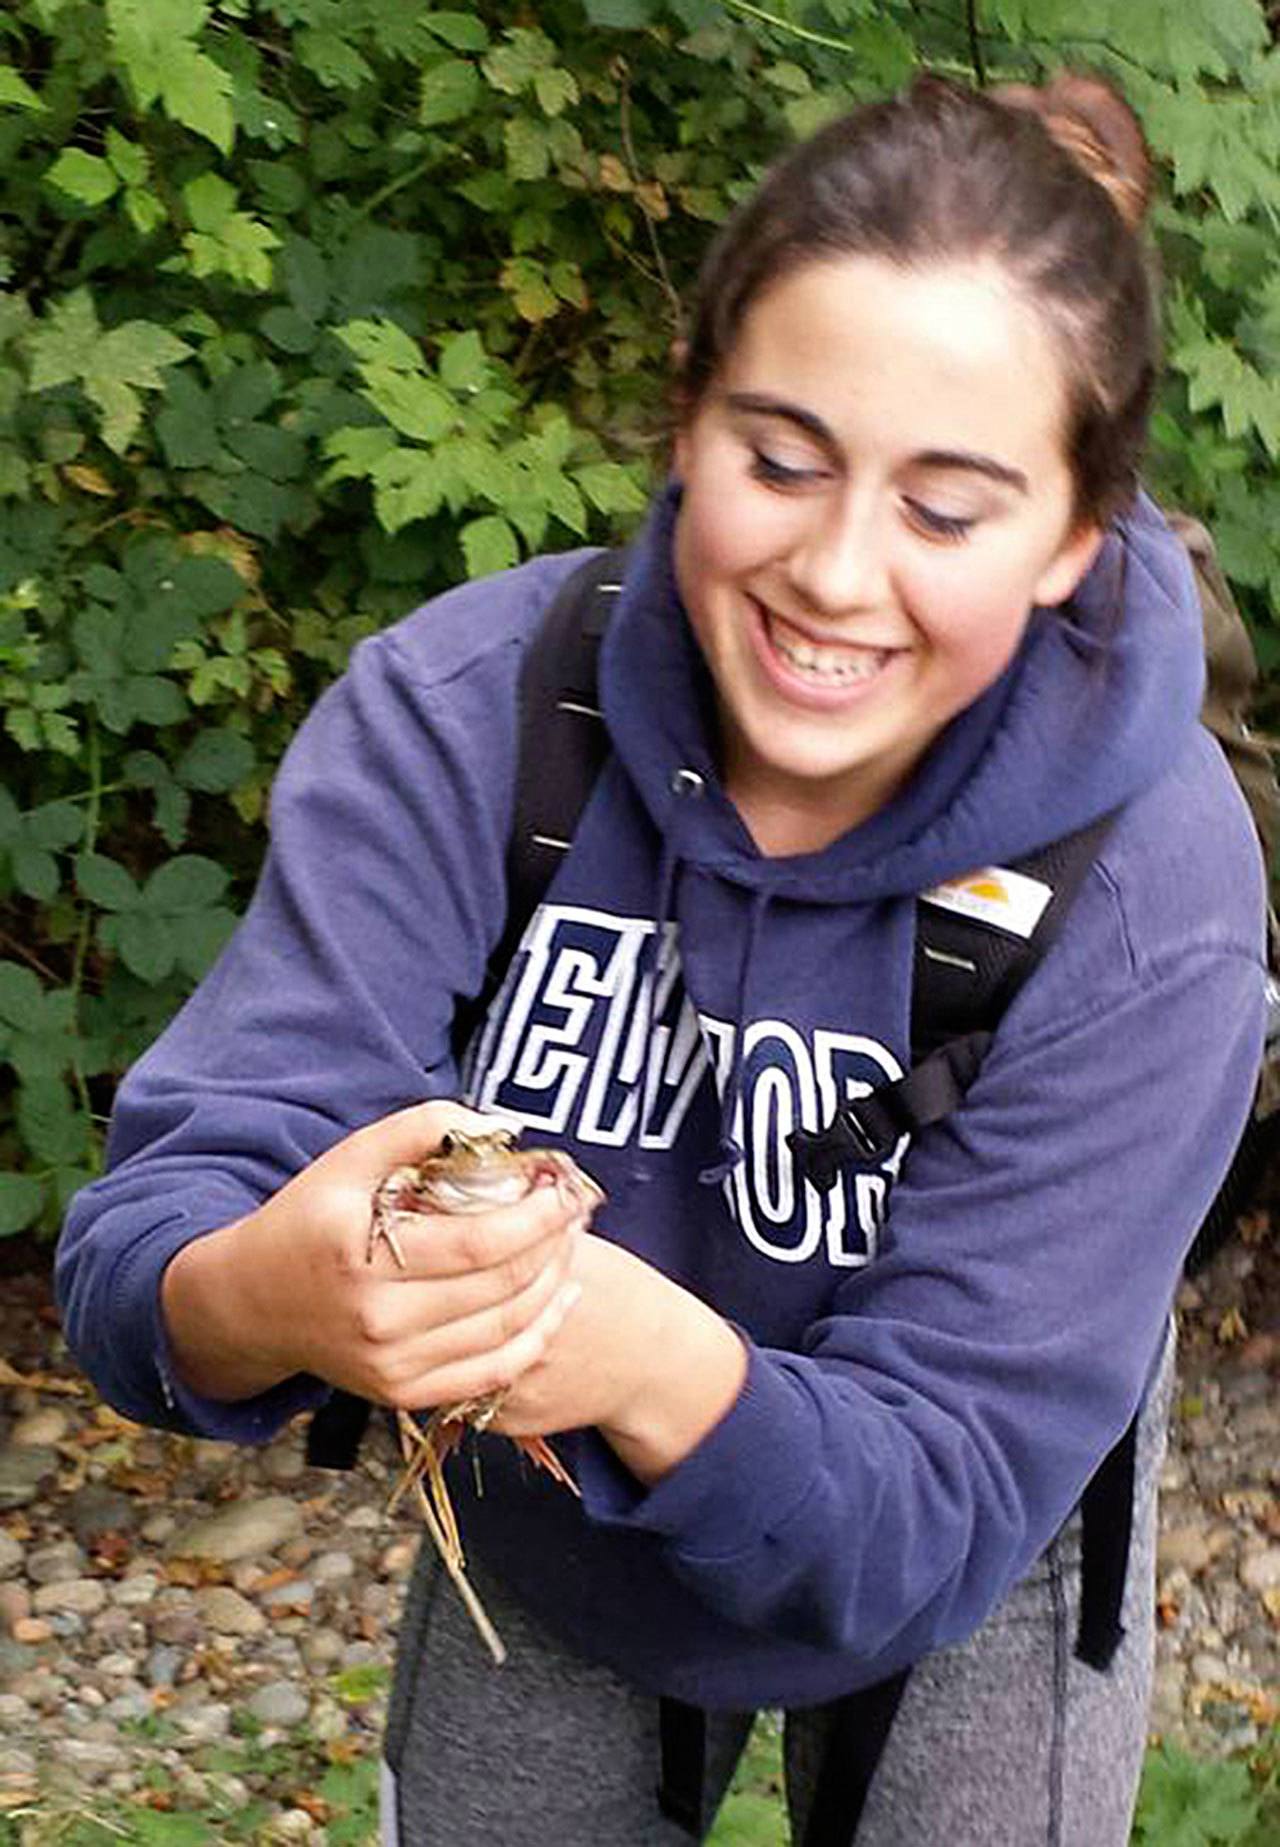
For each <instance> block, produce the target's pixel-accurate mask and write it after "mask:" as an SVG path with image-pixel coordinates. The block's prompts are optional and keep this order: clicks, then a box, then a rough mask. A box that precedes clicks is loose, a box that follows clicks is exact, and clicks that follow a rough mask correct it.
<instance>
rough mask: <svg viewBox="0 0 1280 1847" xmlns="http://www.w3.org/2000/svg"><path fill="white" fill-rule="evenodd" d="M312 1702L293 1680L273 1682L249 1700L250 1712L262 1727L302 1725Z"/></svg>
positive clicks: (260, 1688) (261, 1688)
mask: <svg viewBox="0 0 1280 1847" xmlns="http://www.w3.org/2000/svg"><path fill="white" fill-rule="evenodd" d="M310 1710H311V1702H310V1700H309V1699H308V1698H307V1696H306V1694H305V1693H304V1692H303V1691H302V1689H301V1688H300V1687H298V1686H297V1685H295V1683H294V1682H293V1681H291V1680H273V1681H270V1682H269V1683H268V1685H266V1686H265V1687H259V1689H258V1691H257V1692H256V1693H255V1694H254V1695H253V1696H252V1698H251V1699H250V1700H249V1711H250V1712H251V1713H252V1714H253V1716H254V1718H255V1719H257V1720H258V1722H259V1723H260V1724H262V1725H285V1726H292V1725H301V1723H302V1721H303V1720H304V1719H305V1718H306V1716H307V1714H308V1712H310Z"/></svg>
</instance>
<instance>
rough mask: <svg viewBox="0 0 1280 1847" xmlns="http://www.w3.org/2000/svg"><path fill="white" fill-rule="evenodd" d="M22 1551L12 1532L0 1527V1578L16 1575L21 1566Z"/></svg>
mask: <svg viewBox="0 0 1280 1847" xmlns="http://www.w3.org/2000/svg"><path fill="white" fill-rule="evenodd" d="M22 1560H23V1551H22V1547H21V1546H20V1545H19V1543H18V1541H17V1540H16V1539H15V1538H14V1537H13V1535H12V1533H6V1532H4V1531H3V1529H0V1578H12V1577H16V1576H17V1574H18V1572H19V1571H20V1570H21V1568H22Z"/></svg>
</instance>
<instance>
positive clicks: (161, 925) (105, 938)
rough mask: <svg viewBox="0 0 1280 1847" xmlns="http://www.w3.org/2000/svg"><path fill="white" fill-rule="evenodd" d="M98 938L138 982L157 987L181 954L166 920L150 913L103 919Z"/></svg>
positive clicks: (171, 927)
mask: <svg viewBox="0 0 1280 1847" xmlns="http://www.w3.org/2000/svg"><path fill="white" fill-rule="evenodd" d="M98 935H99V938H100V940H101V942H102V944H103V946H104V948H107V949H114V950H115V951H116V952H117V953H118V955H119V957H120V960H121V961H122V962H123V963H124V965H125V967H126V968H127V969H128V970H129V972H130V974H132V975H136V976H137V977H138V979H139V981H145V982H148V983H151V984H154V983H155V982H157V981H163V980H164V978H165V976H166V975H170V974H172V973H173V968H174V964H175V963H176V961H177V959H178V953H177V944H176V943H175V941H174V935H173V926H172V925H171V923H170V921H169V919H168V918H167V917H160V916H156V915H154V914H153V913H152V912H150V911H124V912H121V913H120V915H119V916H116V917H104V918H103V919H102V922H101V923H100V924H99V926H98Z"/></svg>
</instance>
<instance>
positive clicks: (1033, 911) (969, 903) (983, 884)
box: [921, 866, 1053, 938]
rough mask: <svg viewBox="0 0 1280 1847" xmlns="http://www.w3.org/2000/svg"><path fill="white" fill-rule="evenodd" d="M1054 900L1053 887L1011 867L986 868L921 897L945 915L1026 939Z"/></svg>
mask: <svg viewBox="0 0 1280 1847" xmlns="http://www.w3.org/2000/svg"><path fill="white" fill-rule="evenodd" d="M1052 896H1053V887H1052V886H1050V885H1045V884H1044V883H1043V882H1042V881H1041V880H1040V879H1029V878H1028V877H1027V876H1026V874H1025V873H1023V872H1011V871H1010V870H1009V868H1008V867H1007V866H982V867H980V868H979V870H978V871H977V872H969V873H966V874H965V875H964V877H963V878H959V879H944V881H943V882H942V884H941V885H935V886H934V888H933V890H932V891H926V892H922V893H921V897H922V898H923V900H924V902H925V903H926V904H936V905H937V907H938V909H939V910H941V911H957V912H958V913H959V914H960V916H962V917H973V918H976V920H977V921H978V922H979V923H984V924H990V925H991V926H992V928H993V929H996V930H1004V931H1007V933H1008V934H1009V935H1010V936H1021V937H1023V938H1027V937H1030V936H1031V934H1032V932H1033V931H1034V930H1035V927H1036V925H1037V924H1038V923H1039V921H1040V919H1041V918H1042V917H1043V916H1044V912H1045V907H1046V905H1047V904H1048V902H1049V900H1050V898H1052Z"/></svg>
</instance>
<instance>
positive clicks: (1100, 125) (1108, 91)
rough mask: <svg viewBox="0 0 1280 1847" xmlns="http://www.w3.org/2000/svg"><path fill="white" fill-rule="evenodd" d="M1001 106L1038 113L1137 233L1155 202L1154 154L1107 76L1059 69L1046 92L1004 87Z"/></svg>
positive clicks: (995, 94) (1021, 85)
mask: <svg viewBox="0 0 1280 1847" xmlns="http://www.w3.org/2000/svg"><path fill="white" fill-rule="evenodd" d="M990 94H991V95H992V96H993V97H994V98H995V100H996V101H997V102H1001V103H1004V104H1005V105H1006V106H1007V107H1009V108H1013V109H1027V110H1030V112H1031V113H1032V114H1033V115H1038V116H1039V118H1040V120H1041V121H1042V122H1043V123H1044V125H1045V127H1046V128H1047V129H1048V131H1049V134H1050V135H1051V137H1052V138H1053V140H1054V141H1055V142H1056V143H1057V145H1058V146H1059V147H1060V148H1061V149H1062V150H1063V152H1064V153H1067V154H1069V155H1070V156H1071V158H1072V159H1073V160H1075V161H1078V162H1079V164H1080V166H1082V167H1083V168H1084V170H1085V172H1086V173H1087V174H1088V175H1089V177H1090V179H1092V180H1096V181H1097V183H1098V185H1099V186H1101V187H1102V190H1103V191H1104V192H1105V193H1106V194H1107V196H1108V198H1109V199H1110V200H1111V203H1112V204H1113V205H1114V206H1115V208H1116V210H1117V211H1118V212H1119V214H1120V216H1121V217H1122V218H1123V219H1124V222H1125V223H1126V224H1127V225H1128V227H1129V229H1130V230H1131V231H1136V230H1137V229H1138V227H1139V226H1140V225H1141V224H1142V221H1143V219H1144V218H1145V217H1146V215H1147V207H1148V206H1149V205H1150V203H1151V178H1152V176H1151V156H1150V154H1149V153H1148V151H1147V143H1146V137H1145V136H1144V135H1143V132H1142V129H1141V128H1140V127H1139V125H1138V120H1137V117H1136V116H1135V115H1134V113H1133V111H1132V109H1130V108H1129V105H1128V104H1127V103H1126V102H1125V101H1124V100H1123V99H1122V98H1121V97H1120V96H1119V95H1118V94H1117V93H1116V91H1115V90H1113V89H1112V87H1111V85H1110V84H1109V83H1108V82H1107V81H1106V80H1105V78H1102V77H1094V76H1090V75H1089V74H1087V73H1086V72H1084V71H1059V72H1058V74H1057V76H1055V77H1054V78H1053V79H1052V81H1051V82H1049V83H1047V84H1046V85H1045V86H1044V88H1043V89H1042V90H1036V89H1033V88H1032V87H1031V85H1030V84H1025V83H1005V84H999V85H997V87H996V88H995V89H994V90H992V91H991V92H990Z"/></svg>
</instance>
